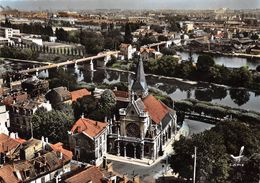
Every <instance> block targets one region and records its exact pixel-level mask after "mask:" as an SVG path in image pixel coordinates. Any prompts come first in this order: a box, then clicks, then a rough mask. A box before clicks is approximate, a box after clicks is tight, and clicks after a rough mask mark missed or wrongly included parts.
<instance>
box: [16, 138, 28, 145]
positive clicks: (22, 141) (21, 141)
mask: <svg viewBox="0 0 260 183" xmlns="http://www.w3.org/2000/svg"><path fill="white" fill-rule="evenodd" d="M14 140H15V141H16V142H18V143H20V144H22V143H24V142H26V140H24V139H21V138H17V139H14Z"/></svg>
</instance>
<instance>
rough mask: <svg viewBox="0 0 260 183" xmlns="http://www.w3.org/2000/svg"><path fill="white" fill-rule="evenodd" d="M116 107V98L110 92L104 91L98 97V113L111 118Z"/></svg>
mask: <svg viewBox="0 0 260 183" xmlns="http://www.w3.org/2000/svg"><path fill="white" fill-rule="evenodd" d="M115 106H116V96H115V94H114V93H113V91H112V90H105V91H104V92H103V93H102V94H101V97H100V101H99V111H100V112H101V113H103V114H104V115H106V116H107V117H111V115H112V114H113V111H114V109H115Z"/></svg>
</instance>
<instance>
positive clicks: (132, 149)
mask: <svg viewBox="0 0 260 183" xmlns="http://www.w3.org/2000/svg"><path fill="white" fill-rule="evenodd" d="M129 90H130V91H129V103H128V106H127V107H126V108H121V109H120V110H119V115H120V117H119V119H118V120H113V121H110V122H109V129H108V137H107V152H108V153H110V154H114V155H118V156H123V157H131V158H137V159H143V158H146V159H151V160H155V159H157V158H158V157H159V156H160V155H161V154H162V152H163V151H164V149H165V147H166V146H167V144H168V143H170V141H171V139H173V138H174V137H175V135H176V127H177V117H176V113H175V111H174V110H172V109H170V108H169V107H167V106H166V105H165V104H164V103H162V102H161V101H160V100H157V99H156V98H155V97H154V96H153V95H150V94H149V92H148V86H147V83H146V78H145V73H144V68H143V62H142V60H141V59H140V61H139V63H138V68H137V72H136V76H135V79H134V82H133V84H132V86H131V87H130V89H129Z"/></svg>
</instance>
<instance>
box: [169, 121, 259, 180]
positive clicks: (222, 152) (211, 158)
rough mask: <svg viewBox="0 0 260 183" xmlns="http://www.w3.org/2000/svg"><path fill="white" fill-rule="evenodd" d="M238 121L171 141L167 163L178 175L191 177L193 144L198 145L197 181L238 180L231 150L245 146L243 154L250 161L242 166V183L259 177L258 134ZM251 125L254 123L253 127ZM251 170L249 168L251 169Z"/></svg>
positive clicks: (221, 124) (233, 151) (236, 151)
mask: <svg viewBox="0 0 260 183" xmlns="http://www.w3.org/2000/svg"><path fill="white" fill-rule="evenodd" d="M251 128H252V127H249V126H247V125H245V124H244V123H241V122H239V121H225V122H222V123H218V124H217V125H216V126H215V127H213V128H212V129H211V130H209V131H204V132H203V133H200V134H196V135H193V136H192V137H191V138H187V139H185V138H184V137H181V139H180V141H176V142H175V143H174V146H173V147H174V151H175V154H174V155H172V156H171V158H170V165H171V167H172V168H173V171H174V173H178V174H179V177H182V178H186V179H188V180H190V179H191V178H192V171H193V159H192V155H193V154H194V150H193V148H194V146H196V147H197V169H196V172H197V174H196V175H197V182H213V183H217V182H239V181H234V180H237V175H238V174H237V173H234V171H236V168H234V167H232V166H230V163H231V158H230V154H237V153H238V152H239V150H240V148H241V146H242V145H243V146H245V151H244V153H243V155H245V156H246V157H247V158H248V159H249V161H246V162H245V166H244V167H242V168H241V170H239V171H240V174H241V179H242V181H241V183H242V182H255V183H257V181H259V175H260V172H259V168H260V166H259V162H260V158H259V154H257V152H259V150H260V149H259V148H260V145H259V144H260V143H259V142H260V141H259V140H260V138H259V134H257V133H254V131H253V130H252V129H251ZM253 128H254V127H253ZM250 171H251V172H250Z"/></svg>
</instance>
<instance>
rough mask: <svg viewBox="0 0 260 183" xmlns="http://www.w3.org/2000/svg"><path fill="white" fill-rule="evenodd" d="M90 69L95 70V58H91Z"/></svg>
mask: <svg viewBox="0 0 260 183" xmlns="http://www.w3.org/2000/svg"><path fill="white" fill-rule="evenodd" d="M90 71H94V64H93V59H91V60H90Z"/></svg>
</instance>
